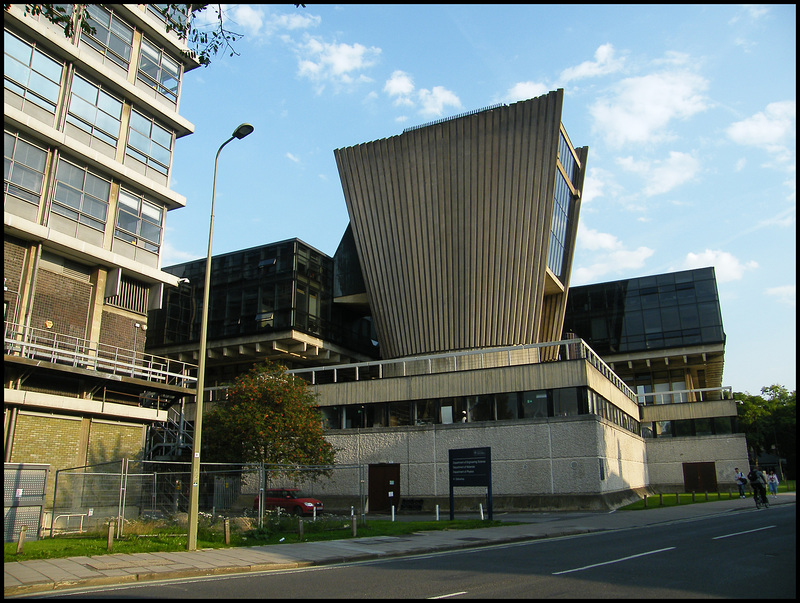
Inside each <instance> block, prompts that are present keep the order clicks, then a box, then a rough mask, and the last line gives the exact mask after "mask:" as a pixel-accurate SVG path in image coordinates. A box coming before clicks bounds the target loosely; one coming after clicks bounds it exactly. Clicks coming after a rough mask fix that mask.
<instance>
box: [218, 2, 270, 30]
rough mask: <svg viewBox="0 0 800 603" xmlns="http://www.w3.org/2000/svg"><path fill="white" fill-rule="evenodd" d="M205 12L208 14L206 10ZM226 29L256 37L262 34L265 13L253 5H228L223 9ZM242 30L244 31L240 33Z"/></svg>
mask: <svg viewBox="0 0 800 603" xmlns="http://www.w3.org/2000/svg"><path fill="white" fill-rule="evenodd" d="M204 12H208V9H206V10H205V11H204ZM223 14H224V16H225V23H224V26H225V29H227V30H230V31H235V32H236V33H242V31H243V32H244V34H245V35H247V36H250V37H255V36H257V35H258V34H259V33H261V26H262V25H263V24H264V11H263V10H261V9H260V8H257V5H253V4H228V5H225V6H224V8H223ZM240 30H242V31H240Z"/></svg>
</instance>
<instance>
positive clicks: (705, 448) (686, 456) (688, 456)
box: [645, 404, 749, 492]
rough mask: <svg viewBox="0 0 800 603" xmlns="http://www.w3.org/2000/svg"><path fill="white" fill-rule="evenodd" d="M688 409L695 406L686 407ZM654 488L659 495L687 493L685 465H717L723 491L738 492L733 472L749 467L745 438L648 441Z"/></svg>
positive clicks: (739, 436) (700, 437) (737, 436)
mask: <svg viewBox="0 0 800 603" xmlns="http://www.w3.org/2000/svg"><path fill="white" fill-rule="evenodd" d="M684 406H691V404H685V405H684ZM645 442H646V447H647V460H648V468H649V471H650V486H651V488H652V489H653V490H655V491H656V492H683V491H684V484H683V463H705V462H712V461H713V462H714V463H715V468H716V474H717V484H718V486H719V489H720V491H722V492H727V491H728V490H733V491H734V492H736V484H735V483H734V481H733V469H734V467H739V468H740V469H745V468H747V467H749V461H748V460H747V441H746V439H745V436H744V434H732V435H716V436H696V437H685V438H655V439H649V438H648V439H647V440H645Z"/></svg>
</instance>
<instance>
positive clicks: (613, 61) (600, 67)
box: [556, 44, 625, 87]
mask: <svg viewBox="0 0 800 603" xmlns="http://www.w3.org/2000/svg"><path fill="white" fill-rule="evenodd" d="M624 63H625V61H624V59H617V58H615V57H614V47H613V46H612V45H611V44H603V45H602V46H600V47H599V48H598V49H597V50H595V52H594V61H584V62H583V63H581V64H580V65H576V66H575V67H568V68H566V69H564V71H562V72H561V75H560V76H559V77H558V79H559V82H560V84H559V85H558V86H556V87H562V86H563V85H564V84H566V83H567V82H570V81H571V80H578V79H583V78H586V77H597V76H599V75H608V74H609V73H614V72H616V71H619V70H621V69H622V67H623V65H624Z"/></svg>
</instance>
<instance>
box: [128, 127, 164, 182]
mask: <svg viewBox="0 0 800 603" xmlns="http://www.w3.org/2000/svg"><path fill="white" fill-rule="evenodd" d="M127 153H128V155H130V156H131V157H133V158H134V159H138V160H139V161H141V162H142V163H144V164H145V165H147V166H149V167H152V168H153V169H155V170H156V171H158V172H160V173H162V174H164V175H165V176H166V175H167V172H168V171H169V164H170V157H171V155H172V132H170V131H169V130H167V129H166V128H162V127H161V126H159V125H158V124H157V123H156V122H155V121H154V120H152V119H150V118H149V117H145V116H144V115H142V114H141V113H139V112H138V111H132V112H131V126H130V131H129V133H128V151H127Z"/></svg>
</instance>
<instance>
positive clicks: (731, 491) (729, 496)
mask: <svg viewBox="0 0 800 603" xmlns="http://www.w3.org/2000/svg"><path fill="white" fill-rule="evenodd" d="M731 498H733V490H728V499H731Z"/></svg>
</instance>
